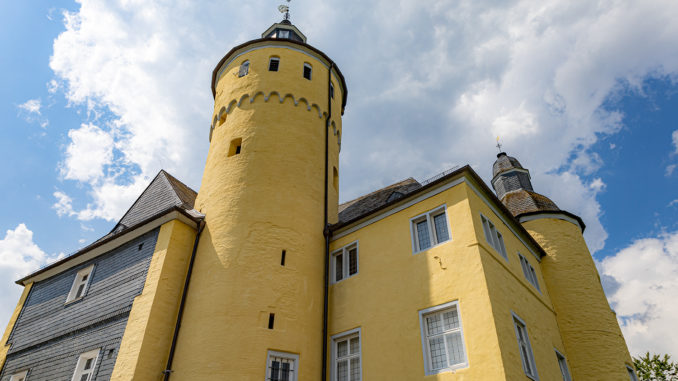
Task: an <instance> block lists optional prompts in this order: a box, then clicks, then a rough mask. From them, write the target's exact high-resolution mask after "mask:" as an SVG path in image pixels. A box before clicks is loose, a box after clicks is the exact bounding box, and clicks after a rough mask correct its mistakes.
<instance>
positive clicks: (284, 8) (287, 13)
mask: <svg viewBox="0 0 678 381" xmlns="http://www.w3.org/2000/svg"><path fill="white" fill-rule="evenodd" d="M290 1H292V0H287V4H289V3H290ZM278 10H279V11H280V13H284V14H285V17H284V18H283V21H287V22H290V6H289V5H285V4H281V5H279V6H278Z"/></svg>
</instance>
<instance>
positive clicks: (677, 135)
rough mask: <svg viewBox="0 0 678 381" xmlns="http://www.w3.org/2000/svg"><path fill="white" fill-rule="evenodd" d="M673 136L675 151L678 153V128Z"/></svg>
mask: <svg viewBox="0 0 678 381" xmlns="http://www.w3.org/2000/svg"><path fill="white" fill-rule="evenodd" d="M671 136H672V137H673V147H674V152H675V153H677V154H678V130H675V131H673V134H671Z"/></svg>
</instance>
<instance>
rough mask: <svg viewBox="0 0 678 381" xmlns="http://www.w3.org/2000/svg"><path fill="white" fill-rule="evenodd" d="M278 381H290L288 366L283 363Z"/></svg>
mask: <svg viewBox="0 0 678 381" xmlns="http://www.w3.org/2000/svg"><path fill="white" fill-rule="evenodd" d="M280 381H290V364H289V363H287V362H286V363H283V364H282V369H281V370H280Z"/></svg>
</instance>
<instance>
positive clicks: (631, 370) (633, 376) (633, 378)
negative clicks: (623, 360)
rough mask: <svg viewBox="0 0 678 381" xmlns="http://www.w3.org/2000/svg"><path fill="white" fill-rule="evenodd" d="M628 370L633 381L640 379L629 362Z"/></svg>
mask: <svg viewBox="0 0 678 381" xmlns="http://www.w3.org/2000/svg"><path fill="white" fill-rule="evenodd" d="M626 371H627V372H628V373H629V379H630V380H631V381H638V375H637V374H636V371H635V370H634V369H633V368H632V367H630V366H629V365H628V364H627V365H626Z"/></svg>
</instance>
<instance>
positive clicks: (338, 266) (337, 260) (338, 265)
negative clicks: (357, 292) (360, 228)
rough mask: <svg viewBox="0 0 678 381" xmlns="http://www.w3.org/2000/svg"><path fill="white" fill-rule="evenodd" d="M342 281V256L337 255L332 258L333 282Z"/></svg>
mask: <svg viewBox="0 0 678 381" xmlns="http://www.w3.org/2000/svg"><path fill="white" fill-rule="evenodd" d="M342 279H344V256H343V255H342V254H337V255H336V256H335V257H334V280H335V281H337V282H338V281H340V280H342Z"/></svg>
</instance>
